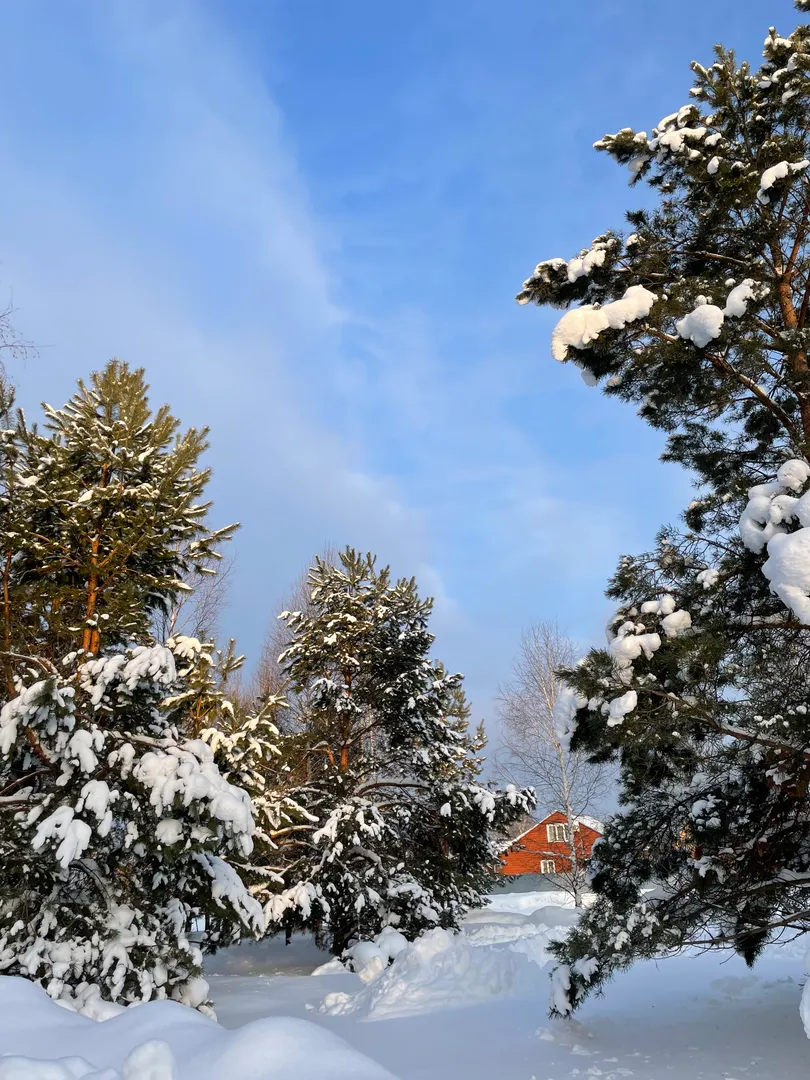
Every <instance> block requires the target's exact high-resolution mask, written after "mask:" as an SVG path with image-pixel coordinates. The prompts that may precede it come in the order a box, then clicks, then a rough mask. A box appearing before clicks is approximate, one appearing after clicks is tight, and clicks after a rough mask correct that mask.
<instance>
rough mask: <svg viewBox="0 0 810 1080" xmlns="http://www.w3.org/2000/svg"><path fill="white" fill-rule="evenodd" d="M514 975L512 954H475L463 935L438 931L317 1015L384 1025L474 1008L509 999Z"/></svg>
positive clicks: (333, 997) (327, 1002) (328, 1001)
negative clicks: (357, 1015)
mask: <svg viewBox="0 0 810 1080" xmlns="http://www.w3.org/2000/svg"><path fill="white" fill-rule="evenodd" d="M516 970H517V957H516V956H515V954H514V953H512V952H511V951H509V950H495V949H479V948H476V947H475V946H474V945H473V944H472V942H471V941H470V940H469V939H468V938H467V937H466V936H465V935H463V934H457V933H454V932H453V931H451V930H443V929H441V928H437V929H435V930H429V931H428V932H427V933H426V934H423V935H422V936H421V937H420V938H417V940H416V941H413V942H411V943H410V945H409V946H408V948H407V949H405V950H404V951H403V952H401V953H400V954H399V956H398V957H397V958H396V960H395V961H394V962H393V964H391V966H390V967H387V968H386V969H385V970H384V971H382V972H381V973H380V974H379V975H378V976H377V977H376V978H375V979H374V980H373V981H372V982H370V983H369V985H368V986H366V987H365V988H364V989H363V990H361V991H359V993H357V994H346V993H343V992H337V993H333V994H327V996H326V997H325V998H324V1001H323V1004H322V1005H321V1011H322V1012H325V1013H329V1014H331V1015H333V1016H338V1015H342V1014H344V1013H360V1014H361V1015H362V1016H363V1017H364V1018H365V1019H368V1020H383V1019H389V1018H391V1017H395V1016H414V1015H417V1014H420V1013H430V1012H434V1011H435V1010H437V1009H455V1008H460V1007H462V1006H467V1005H477V1004H478V1003H479V1002H482V1001H488V1000H490V999H491V998H496V997H501V996H502V995H504V994H507V993H509V991H510V990H511V989H512V986H513V983H514V980H515V974H516Z"/></svg>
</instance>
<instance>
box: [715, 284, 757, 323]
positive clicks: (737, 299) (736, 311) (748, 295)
mask: <svg viewBox="0 0 810 1080" xmlns="http://www.w3.org/2000/svg"><path fill="white" fill-rule="evenodd" d="M756 297H757V293H756V288H755V282H754V281H752V280H751V278H745V279H744V280H743V281H741V282H740V284H739V285H735V286H734V288H733V289H732V290H731V292H730V293H729V294H728V297H727V298H726V306H725V308H724V309H723V314H724V315H727V316H731V317H732V318H734V319H741V318H742V317H743V315H745V313H746V311H747V310H748V301H749V300H756Z"/></svg>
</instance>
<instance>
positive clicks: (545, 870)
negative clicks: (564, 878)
mask: <svg viewBox="0 0 810 1080" xmlns="http://www.w3.org/2000/svg"><path fill="white" fill-rule="evenodd" d="M540 873H541V874H554V873H556V868H555V866H554V860H553V859H541V860H540Z"/></svg>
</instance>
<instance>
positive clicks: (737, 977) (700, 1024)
mask: <svg viewBox="0 0 810 1080" xmlns="http://www.w3.org/2000/svg"><path fill="white" fill-rule="evenodd" d="M564 902H565V900H564V897H563V896H562V894H560V893H554V892H537V893H507V892H498V893H497V894H494V895H493V896H492V897H491V900H490V904H489V906H488V907H486V908H484V909H482V910H480V911H476V912H472V913H471V914H470V915H469V916H468V918H467V920H465V923H464V927H463V932H462V933H461V934H459V935H453V934H446V933H445V932H443V931H432V932H431V934H430V935H428V937H427V940H426V939H424V938H423V939H422V943H417V945H416V946H409V947H408V948H407V949H405V950H403V951H402V952H401V953H400V954H399V956H397V958H396V959H395V960H394V963H393V964H391V965H390V967H386V968H385V970H384V971H383V972H381V973H380V974H379V975H378V976H377V977H375V978H373V979H371V980H370V981H369V982H368V983H366V984H365V985H364V983H363V982H362V980H361V979H360V978H359V977H358V976H357V975H356V974H349V973H347V972H345V971H344V970H342V969H341V970H339V971H336V970H335V967H334V966H333V967H332V968H331V970H330V971H324V972H323V973H321V974H316V975H309V974H303V973H302V971H301V968H300V967H296V966H295V965H296V964H300V963H301V961H302V960H304V961H306V960H308V961H309V965H310V967H309V970H310V971H311V970H312V968H314V967H315V965H316V964H317V963H318V960H319V955H318V953H317V951H316V950H314V948H310V947H309V946H307V947H305V942H304V940H303V939H301V941H300V942H298V939H295V940H294V942H293V946H292V947H291V948H290V949H285V947H284V945H283V940H281V941H279V940H278V939H277V940H276V941H275V942H269V943H261V944H260V945H254V946H250V947H247V946H244V947H243V946H239V947H237V948H236V949H232V950H225V951H224V952H223V953H221V954H218V955H217V956H216V957H213V958H212V969H213V970H212V971H209V973H208V977H209V979H210V982H211V984H212V993H213V996H214V1000H215V1004H216V1009H217V1014H218V1016H219V1017H220V1022H221V1025H222V1026H220V1025H217V1024H214V1023H213V1022H211V1021H209V1020H207V1019H205V1018H204V1017H202V1016H201V1015H199V1014H198V1013H195V1012H193V1011H192V1010H190V1009H187V1008H184V1007H183V1006H181V1005H178V1004H176V1003H173V1002H152V1003H148V1004H146V1005H138V1006H136V1007H134V1008H130V1009H127V1010H126V1011H124V1012H122V1013H120V1014H119V1015H117V1016H114V1017H113V1018H112V1019H109V1020H106V1021H104V1022H103V1023H97V1022H95V1021H91V1020H88V1019H85V1018H84V1017H80V1016H77V1015H75V1014H73V1013H71V1012H69V1011H68V1010H66V1009H62V1008H60V1007H59V1006H58V1005H56V1004H55V1003H54V1002H52V1001H50V1000H49V999H48V998H47V997H46V996H45V994H44V993H43V992H42V991H41V990H39V989H38V988H37V987H35V986H33V985H32V984H30V983H27V982H24V981H23V980H19V979H8V978H5V979H4V978H0V1055H6V1056H5V1057H3V1056H0V1070H5V1072H3V1071H0V1080H102V1078H103V1080H170V1078H171V1077H172V1073H171V1072H170V1071H169V1070H170V1069H172V1068H173V1069H174V1078H175V1080H349V1078H352V1080H385V1078H387V1080H392V1078H397V1077H398V1078H399V1080H531V1078H532V1077H534V1078H535V1080H549V1078H552V1077H553V1078H554V1080H565V1078H566V1077H570V1078H574V1080H577V1078H578V1080H695V1078H696V1077H699V1078H701V1080H806V1077H807V1075H808V1071H809V1070H810V1041H808V1039H807V1038H806V1036H805V1033H804V1030H803V1021H804V1023H805V1024H808V1027H810V1001H809V1000H808V998H810V991H806V992H805V994H804V995H803V998H804V1000H803V1002H802V1006H801V1010H802V1011H801V1017H800V1015H799V998H800V984H801V983H802V982H803V980H804V972H805V970H807V969H806V967H805V964H804V963H803V953H804V948H803V946H802V945H801V944H800V943H796V944H792V945H791V944H789V943H786V944H785V945H782V946H778V945H773V946H768V947H767V948H766V950H765V953H764V955H763V958H762V959H761V960H760V961H759V962H758V963H757V965H756V966H755V968H754V969H753V971H751V970H749V969H748V968H746V966H745V964H744V963H743V961H742V960H741V959H739V958H738V957H734V956H731V955H729V954H728V953H720V954H715V955H705V954H700V955H699V954H692V953H683V954H681V955H678V956H675V957H670V958H667V959H665V960H661V961H647V962H639V963H637V964H636V965H635V966H634V967H633V968H631V969H630V970H629V971H626V972H620V973H619V974H618V975H616V977H615V978H614V979H613V980H611V983H610V984H609V985H608V986H607V988H606V991H605V994H604V995H603V996H593V997H592V998H590V999H589V1000H588V1001H587V1002H586V1003H585V1005H584V1006H583V1007H582V1009H581V1010H580V1011H579V1012H578V1013H577V1014H576V1015H575V1016H574V1018H573V1019H572V1020H560V1019H549V1018H548V1017H547V1016H546V1014H545V1008H546V1003H547V1001H548V999H549V990H550V985H549V965H548V964H547V962H546V961H547V956H548V952H547V949H548V944H549V943H550V941H551V940H553V938H554V937H555V936H559V935H560V934H564V933H565V932H566V927H567V926H569V925H570V924H571V923H572V921H573V920H574V919H575V918H576V912H575V911H574V910H573V909H572V908H571V907H570V906H569V907H559V906H555V905H559V904H562V903H564ZM569 903H570V901H569ZM297 942H298V943H297ZM268 950H269V951H268ZM270 953H272V954H273V956H275V957H278V958H279V961H280V962H279V965H278V966H275V967H274V966H273V965H272V964H270V963H266V962H265V959H263V958H266V957H268V956H269V954H270ZM288 953H290V954H291V955H292V956H293V958H294V959H293V961H292V962H291V963H290V964H287V962H286V961H285V960H284V958H285V957H286V955H287V954H288ZM251 964H254V965H255V966H251ZM262 965H264V966H262ZM593 966H594V962H593V960H585V961H583V962H582V964H581V973H582V974H585V975H592V974H593ZM282 972H283V973H282ZM397 972H398V974H396V973H397ZM557 981H558V989H559V990H562V989H563V988H564V987H563V985H562V983H563V981H564V979H563V976H560V975H558V976H557ZM333 994H337V995H343V996H338V997H337V998H330V995H333ZM325 999H326V1000H327V1002H329V1004H327V1006H326V1008H325V1010H324V1011H321V1006H322V1004H323V1003H324V1000H325ZM341 1005H342V1007H341ZM368 1020H373V1021H374V1022H373V1023H368V1022H364V1021H368ZM15 1059H16V1060H15ZM20 1059H22V1060H20ZM125 1062H129V1065H128V1068H127V1070H126V1071H125V1069H124V1063H125ZM105 1069H106V1070H109V1071H108V1072H107V1073H102V1074H101V1076H99V1075H98V1074H99V1072H101V1070H105ZM150 1070H151V1071H150Z"/></svg>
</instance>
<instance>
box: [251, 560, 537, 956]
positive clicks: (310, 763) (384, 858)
mask: <svg viewBox="0 0 810 1080" xmlns="http://www.w3.org/2000/svg"><path fill="white" fill-rule="evenodd" d="M310 589H311V603H310V604H309V606H308V608H307V610H306V611H293V612H284V613H283V615H282V616H281V618H282V619H284V620H285V622H286V625H287V627H288V630H289V634H290V643H289V645H288V647H287V649H286V650H285V652H284V654H283V655H282V662H283V664H284V665H285V667H286V671H287V674H288V676H289V680H290V683H291V686H292V688H293V691H294V692H296V693H297V694H298V695H299V698H300V700H301V701H305V702H306V707H305V709H304V710H303V711H302V715H301V716H300V717H299V722H298V729H297V730H293V731H290V732H285V734H284V735H283V736H282V737H281V740H280V743H279V746H280V750H281V756H282V760H283V761H285V762H286V763H287V765H288V768H289V770H290V775H291V778H292V779H293V780H294V782H295V784H296V789H295V790H296V797H297V800H298V803H297V805H298V806H299V808H300V807H304V808H305V809H306V813H307V815H311V816H312V817H314V818H317V824H310V825H309V826H307V825H306V823H305V822H303V823H299V826H298V827H297V828H296V827H295V826H290V825H287V826H282V829H284V830H285V831H284V837H285V847H286V858H285V860H284V862H285V865H283V866H282V867H281V874H282V877H283V881H284V887H283V888H281V889H279V890H277V892H276V894H275V895H274V897H273V898H272V899H271V900H270V901H269V903H268V905H267V916H268V923H269V924H270V925H276V926H280V925H283V926H286V927H294V926H309V927H313V928H315V929H316V930H317V931H318V933H319V935H320V937H321V938H322V939H323V940H325V941H326V942H327V943H328V944H329V945H330V947H331V948H332V950H333V951H334V952H335V953H340V952H342V951H343V949H344V948H346V947H347V946H348V945H349V944H350V942H351V941H352V940H355V939H359V938H368V937H371V936H373V935H375V934H377V933H379V932H380V931H381V930H382V929H383V928H384V927H385V926H395V927H396V928H397V929H398V930H400V931H401V932H403V933H404V934H405V935H406V936H407V937H413V936H415V935H416V934H418V933H419V932H420V931H421V930H423V929H426V928H428V927H432V926H436V925H441V926H453V925H455V924H456V921H457V919H458V918H459V916H460V915H461V914H462V913H463V912H464V911H465V910H466V909H467V908H469V907H474V906H477V905H480V903H481V893H482V891H483V890H484V889H485V888H486V885H487V884H488V882H489V881H490V880H491V875H492V874H493V873H494V866H495V862H496V857H495V851H494V848H493V847H492V839H491V838H492V835H493V830H500V829H502V828H503V827H505V826H506V825H508V824H509V822H511V821H512V820H513V819H514V818H515V817H517V816H519V815H521V814H524V813H525V812H526V811H527V810H528V809H530V808H531V806H532V805H533V801H532V796H531V793H530V792H528V791H518V790H516V789H515V788H514V787H510V788H508V789H507V790H506V791H504V792H496V791H492V790H490V789H489V788H487V787H485V786H483V785H482V784H481V783H479V782H478V779H477V777H478V773H479V771H480V765H481V762H480V759H479V758H478V756H477V753H476V751H477V749H478V748H480V741H477V740H476V738H475V737H473V736H471V735H470V733H469V731H468V717H467V707H466V703H465V702H464V701H463V698H462V695H461V688H460V684H461V677H460V676H458V675H450V674H448V673H447V671H446V670H445V669H444V668H443V667H442V666H441V665H440V664H439V663H437V662H436V661H433V660H431V658H430V655H429V654H430V650H431V647H432V645H433V635H432V634H431V633H430V632H429V630H428V619H429V616H430V612H431V609H432V601H431V600H423V599H421V598H420V597H419V595H418V593H417V589H416V585H415V582H414V581H413V580H410V581H408V580H401V581H393V580H392V579H391V576H390V573H389V571H388V569H387V568H386V569H383V570H378V569H377V567H376V564H375V560H374V558H372V557H371V556H363V555H360V554H358V553H357V552H355V551H353V550H351V549H347V550H346V551H345V552H343V553H342V554H341V555H340V560H339V564H338V565H331V564H329V563H325V562H323V561H322V560H320V559H318V560H317V561H316V564H315V567H314V569H313V570H312V572H311V574H310Z"/></svg>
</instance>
